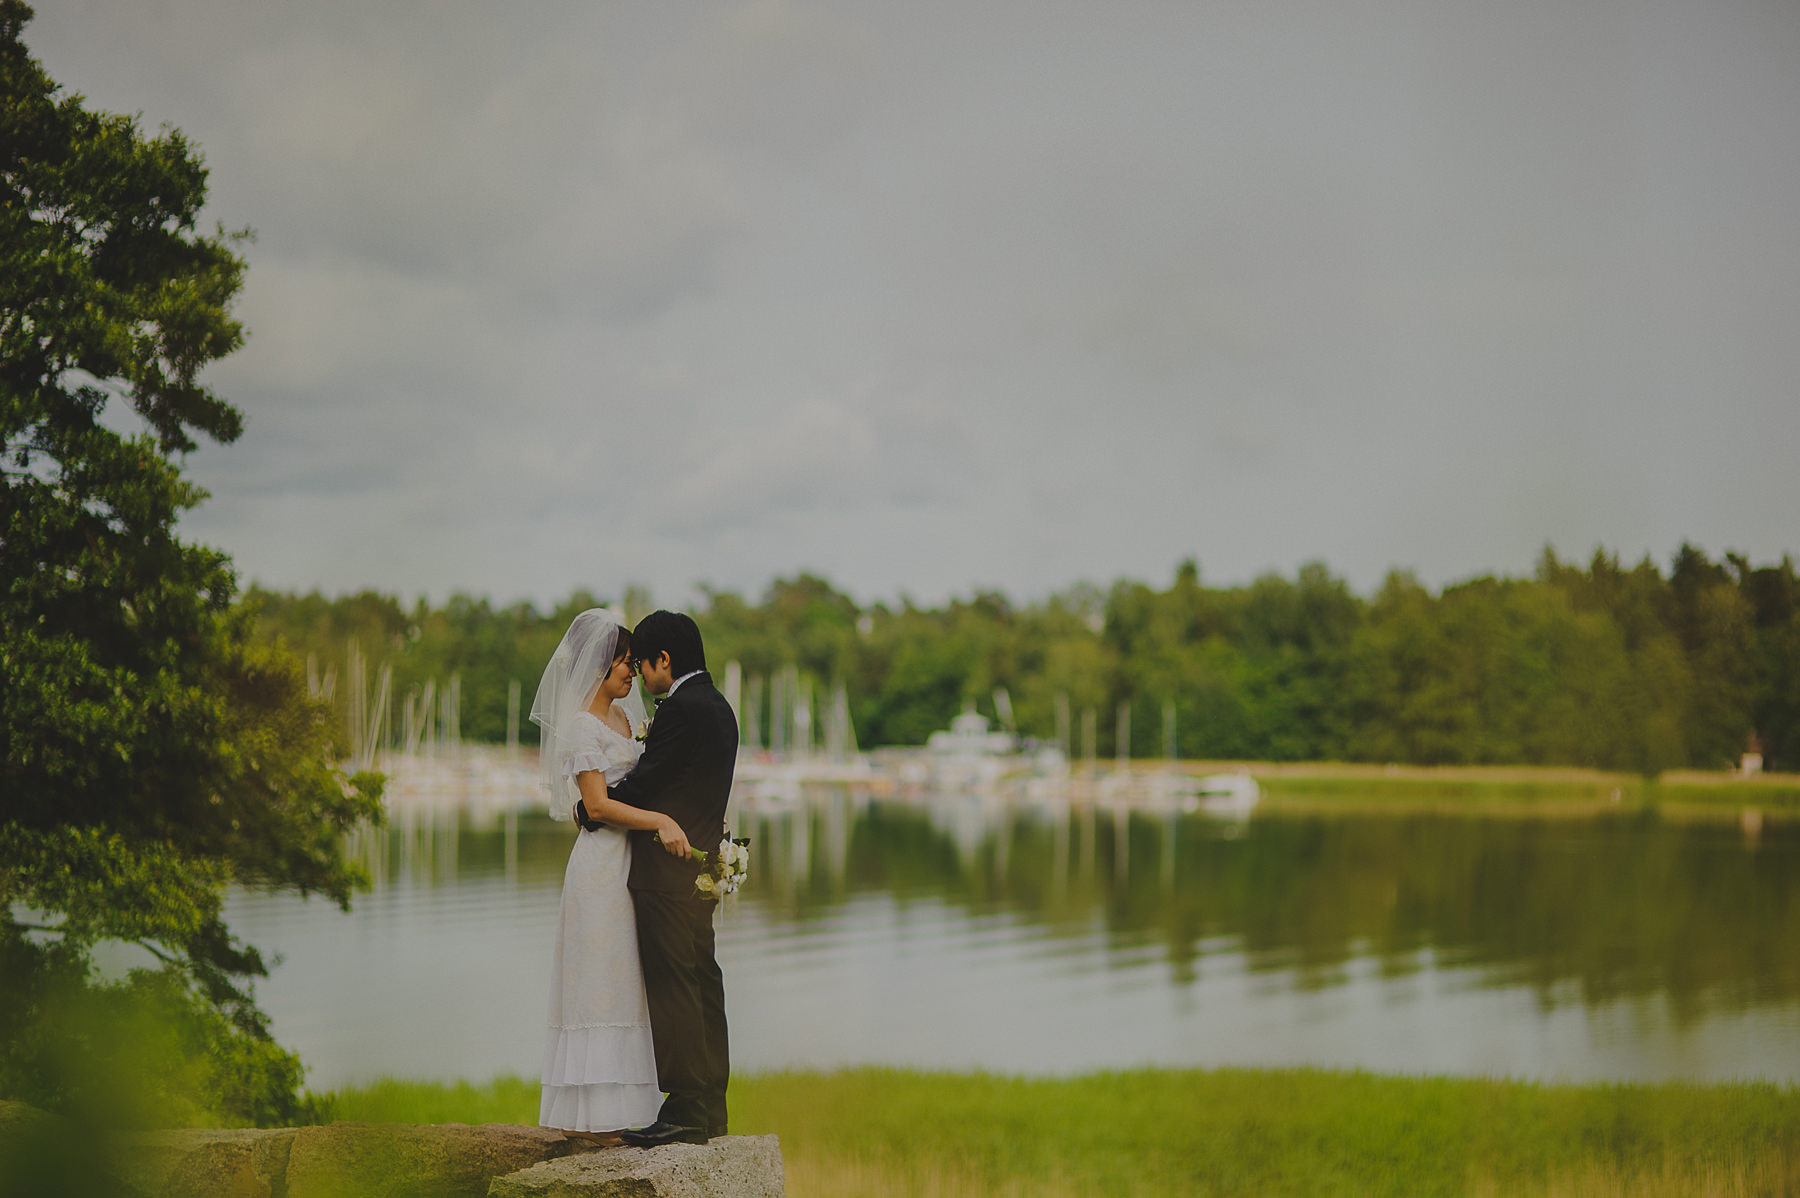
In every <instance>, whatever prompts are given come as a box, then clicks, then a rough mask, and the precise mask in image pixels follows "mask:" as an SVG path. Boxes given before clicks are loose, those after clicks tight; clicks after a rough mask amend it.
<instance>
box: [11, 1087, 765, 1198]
mask: <svg viewBox="0 0 1800 1198" xmlns="http://www.w3.org/2000/svg"><path fill="white" fill-rule="evenodd" d="M60 1123H61V1120H58V1119H56V1118H55V1117H54V1116H49V1115H44V1114H43V1113H41V1112H37V1111H32V1110H31V1109H30V1108H28V1107H21V1106H19V1105H18V1104H13V1103H0V1141H4V1140H11V1141H12V1143H11V1144H6V1143H0V1159H4V1158H7V1157H9V1156H12V1155H15V1153H14V1152H12V1151H8V1150H16V1149H19V1148H23V1147H26V1144H23V1143H21V1142H20V1141H21V1140H26V1141H35V1142H37V1143H39V1144H44V1145H46V1146H47V1143H48V1142H49V1141H51V1140H52V1139H59V1138H60V1137H56V1136H54V1125H57V1124H60ZM90 1140H91V1138H90ZM71 1142H75V1143H78V1142H80V1141H79V1139H77V1140H75V1141H71ZM106 1155H107V1157H108V1159H107V1161H106V1168H105V1172H106V1173H107V1174H110V1175H111V1176H112V1177H113V1178H114V1179H116V1180H117V1182H118V1183H119V1184H118V1187H117V1189H116V1191H114V1192H116V1193H118V1194H119V1195H121V1196H130V1198H348V1196H351V1195H354V1196H355V1198H488V1196H490V1195H492V1196H495V1198H525V1196H527V1195H529V1196H531V1198H539V1196H542V1198H586V1196H588V1195H594V1196H599V1195H615V1196H620V1198H625V1196H629V1198H727V1196H729V1198H740V1196H742V1198H782V1195H784V1194H785V1193H786V1183H785V1180H784V1176H783V1172H782V1163H781V1143H780V1141H779V1140H778V1139H777V1138H776V1137H774V1136H723V1137H721V1138H719V1139H717V1140H713V1141H711V1142H710V1143H707V1144H669V1145H665V1146H664V1147H661V1148H651V1149H639V1148H604V1149H595V1148H589V1147H585V1146H577V1145H575V1144H572V1143H570V1142H569V1141H568V1140H566V1139H564V1138H563V1137H562V1135H561V1134H559V1133H557V1132H554V1131H549V1130H546V1129H544V1128H541V1127H517V1126H513V1125H511V1124H502V1123H489V1124H484V1125H482V1126H479V1127H471V1126H469V1125H467V1124H462V1123H442V1124H409V1123H333V1124H330V1125H329V1126H325V1127H297V1128H296V1127H284V1128H271V1129H254V1128H234V1129H224V1130H196V1129H187V1130H180V1131H156V1132H144V1133H139V1134H136V1135H130V1136H125V1137H121V1138H120V1139H119V1140H118V1141H116V1142H114V1143H113V1144H112V1145H110V1147H109V1149H108V1151H107V1154H106ZM59 1172H60V1171H59ZM108 1188H109V1189H110V1188H111V1187H108Z"/></svg>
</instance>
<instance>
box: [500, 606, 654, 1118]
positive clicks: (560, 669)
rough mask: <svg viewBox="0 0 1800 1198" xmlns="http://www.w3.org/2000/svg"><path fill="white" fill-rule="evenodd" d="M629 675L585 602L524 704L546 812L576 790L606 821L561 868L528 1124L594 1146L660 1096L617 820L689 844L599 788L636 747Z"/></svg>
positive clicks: (610, 621) (625, 766) (611, 624)
mask: <svg viewBox="0 0 1800 1198" xmlns="http://www.w3.org/2000/svg"><path fill="white" fill-rule="evenodd" d="M631 675H632V663H631V634H630V633H629V632H627V631H626V630H625V629H624V628H622V627H621V626H620V624H619V621H618V620H617V619H615V618H614V616H613V614H612V613H611V612H609V611H607V610H606V609H604V608H598V607H596V608H589V609H588V610H587V611H584V612H582V613H581V614H580V615H578V616H576V617H575V619H574V621H573V622H571V623H570V625H569V630H568V632H566V633H564V634H563V639H562V643H561V644H559V645H558V646H557V647H556V653H555V654H554V655H553V656H552V657H551V659H550V664H549V665H548V666H546V667H545V669H544V678H543V681H542V682H541V683H540V684H539V685H538V691H537V697H536V698H535V699H534V700H532V704H531V719H532V722H533V723H535V724H537V725H538V726H539V729H540V736H541V740H540V747H539V749H538V781H539V783H540V784H541V785H542V786H543V787H544V788H545V789H546V790H548V791H549V793H550V814H551V815H552V816H554V817H556V818H558V819H568V818H569V817H570V815H571V813H572V812H573V810H574V805H575V802H576V800H577V798H579V799H581V800H583V801H585V802H586V804H587V809H588V812H589V814H590V815H591V816H592V817H593V818H595V819H598V820H600V821H602V822H603V823H604V824H606V825H607V826H605V827H602V828H599V829H598V830H596V831H592V832H588V831H583V832H580V833H579V834H578V835H577V836H576V838H575V847H574V849H573V850H572V851H571V852H570V854H569V867H568V870H567V872H566V873H565V874H564V875H563V890H562V915H561V922H560V923H559V925H558V927H557V932H556V956H555V959H554V960H553V961H552V962H551V967H550V1023H549V1036H548V1042H547V1044H546V1046H545V1051H544V1074H543V1083H544V1091H543V1098H542V1101H541V1103H540V1105H539V1107H538V1123H539V1125H540V1126H543V1127H554V1128H558V1129H560V1130H561V1131H562V1132H563V1134H564V1135H566V1136H568V1137H569V1138H571V1139H580V1140H587V1141H590V1142H593V1143H597V1144H603V1145H611V1144H616V1143H618V1142H619V1141H618V1136H617V1133H618V1132H619V1131H620V1130H622V1129H624V1128H628V1127H641V1126H644V1125H646V1124H649V1123H651V1122H654V1121H655V1119H656V1114H657V1110H658V1108H659V1107H660V1106H661V1105H662V1099H663V1096H662V1090H661V1089H660V1087H659V1086H658V1085H657V1078H656V1053H655V1049H654V1046H653V1044H652V1041H651V1038H650V1013H649V1009H648V1007H647V1006H646V1005H645V1001H644V973H643V967H642V966H641V965H640V964H639V963H638V948H637V925H636V920H635V917H634V915H633V913H632V905H631V895H630V893H629V892H628V891H627V890H626V888H625V879H626V876H627V874H629V873H630V870H631V848H630V845H629V843H628V842H627V841H626V838H625V830H626V829H628V828H642V829H649V830H653V831H656V832H658V833H659V834H660V835H661V839H662V843H663V847H664V848H665V849H667V850H668V851H669V852H671V853H677V854H685V853H686V852H687V848H688V845H687V837H686V836H684V835H683V834H682V831H681V827H680V825H678V824H677V823H676V822H675V821H674V820H673V819H671V818H669V817H668V816H666V815H661V814H659V813H657V812H653V811H643V810H640V809H638V808H636V807H628V806H626V805H625V804H623V803H618V802H614V801H613V800H612V799H609V798H608V797H607V795H606V788H607V786H608V785H610V784H615V783H617V782H618V781H619V780H620V779H621V778H623V777H624V776H625V775H626V774H627V773H629V772H630V771H631V768H632V767H633V766H634V765H636V764H637V760H638V757H639V756H640V755H642V753H643V751H644V746H643V745H642V744H640V743H639V742H638V741H637V740H636V739H635V736H634V734H635V733H636V732H637V731H638V730H639V729H641V728H642V727H643V722H644V715H643V711H644V708H643V703H642V702H641V701H640V700H639V699H638V697H637V695H635V694H633V693H632V685H631V681H632V679H631Z"/></svg>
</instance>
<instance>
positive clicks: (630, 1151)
mask: <svg viewBox="0 0 1800 1198" xmlns="http://www.w3.org/2000/svg"><path fill="white" fill-rule="evenodd" d="M786 1193H787V1181H786V1177H785V1175H784V1174H783V1171H782V1167H781V1141H780V1140H779V1139H778V1138H777V1137H775V1136H721V1137H720V1138H718V1139H716V1140H711V1141H708V1142H707V1143H705V1144H665V1145H663V1146H662V1147H661V1148H649V1149H644V1148H609V1149H606V1150H605V1151H602V1152H587V1153H582V1154H581V1155H579V1156H569V1157H564V1158H563V1159H561V1160H554V1161H550V1162H548V1163H547V1164H542V1165H533V1166H532V1167H531V1168H529V1169H525V1170H522V1171H520V1172H518V1173H512V1174H508V1175H507V1176H504V1177H496V1178H495V1179H494V1184H493V1186H492V1187H491V1188H490V1189H489V1190H488V1196H489V1198H602V1196H605V1198H784V1195H785V1194H786Z"/></svg>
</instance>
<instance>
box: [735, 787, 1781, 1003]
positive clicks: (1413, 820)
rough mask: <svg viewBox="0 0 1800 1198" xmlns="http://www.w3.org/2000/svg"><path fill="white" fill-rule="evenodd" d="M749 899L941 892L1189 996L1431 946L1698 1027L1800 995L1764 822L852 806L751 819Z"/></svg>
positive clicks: (831, 906)
mask: <svg viewBox="0 0 1800 1198" xmlns="http://www.w3.org/2000/svg"><path fill="white" fill-rule="evenodd" d="M745 824H746V827H748V828H749V830H750V831H751V834H752V835H753V836H754V837H755V838H756V843H757V845H758V846H759V849H760V853H759V860H758V868H759V873H758V876H757V878H756V880H755V881H754V883H753V884H752V888H751V889H750V890H749V891H748V892H747V894H748V895H749V896H751V897H753V898H754V899H755V900H757V901H759V902H762V903H764V904H767V905H768V906H769V907H770V908H771V909H772V910H773V911H775V912H778V913H779V915H780V917H781V918H784V919H788V920H792V921H795V922H796V923H798V924H802V925H804V924H805V923H806V922H808V921H811V920H818V919H821V918H826V917H828V916H829V915H830V914H831V913H832V912H833V911H834V910H836V909H837V908H839V907H841V906H842V905H843V904H845V903H846V902H848V901H850V900H851V899H852V898H853V897H854V896H856V895H858V894H867V893H886V894H891V895H892V896H894V898H895V900H896V901H897V902H899V903H901V904H905V903H907V902H909V901H914V900H916V899H919V898H923V897H927V896H929V897H931V898H934V899H937V900H939V901H941V902H945V903H948V904H951V905H953V906H955V907H957V908H960V909H962V910H965V911H967V912H969V913H970V914H971V915H981V914H987V913H992V912H997V911H1005V912H1010V913H1013V914H1015V915H1018V916H1020V917H1022V918H1023V919H1025V920H1027V921H1029V922H1031V923H1033V924H1037V925H1041V926H1043V927H1044V928H1046V929H1048V930H1050V931H1051V932H1052V933H1056V932H1058V931H1063V932H1068V933H1069V934H1073V935H1085V934H1086V931H1087V929H1088V928H1089V927H1090V926H1092V923H1093V921H1094V920H1095V919H1096V918H1097V919H1098V920H1099V925H1100V926H1101V927H1103V928H1104V932H1105V936H1106V937H1107V938H1108V940H1109V941H1111V942H1113V943H1114V944H1116V946H1118V947H1121V948H1129V947H1133V946H1136V945H1140V944H1142V943H1144V942H1146V941H1149V940H1154V941H1155V942H1157V943H1159V944H1160V945H1162V947H1163V952H1164V956H1165V959H1166V960H1167V962H1168V963H1169V965H1170V966H1171V968H1172V974H1171V976H1172V978H1173V980H1174V981H1175V982H1176V983H1178V984H1180V983H1186V982H1191V981H1192V980H1194V978H1195V977H1197V976H1198V969H1199V964H1200V961H1201V959H1202V957H1203V956H1204V954H1205V946H1206V945H1208V944H1215V945H1220V946H1225V947H1227V948H1229V949H1232V950H1241V951H1243V952H1245V953H1246V954H1247V957H1248V960H1249V963H1250V967H1251V968H1252V969H1254V970H1260V971H1266V970H1274V969H1281V970H1294V971H1296V980H1297V984H1299V985H1302V986H1306V987H1309V988H1317V987H1325V986H1330V985H1332V984H1334V983H1335V982H1337V981H1341V980H1342V977H1343V970H1344V967H1345V966H1346V965H1347V964H1348V963H1349V962H1350V961H1351V960H1352V959H1354V958H1358V957H1365V956H1366V957H1371V958H1373V959H1374V960H1375V961H1376V962H1378V963H1379V967H1380V969H1381V970H1382V971H1383V973H1384V974H1386V975H1388V976H1403V975H1405V974H1407V973H1410V972H1412V971H1415V970H1416V969H1418V968H1419V960H1420V957H1419V954H1420V952H1421V951H1422V950H1424V949H1427V948H1429V949H1431V950H1433V952H1434V959H1435V960H1436V961H1438V962H1440V963H1444V964H1454V965H1472V966H1480V967H1482V969H1483V970H1484V971H1485V972H1486V975H1487V976H1488V978H1489V979H1490V980H1491V981H1492V982H1493V983H1494V984H1511V983H1524V984H1528V985H1530V986H1531V987H1533V988H1534V989H1535V990H1536V991H1537V992H1538V993H1539V995H1540V996H1541V999H1542V1001H1543V1002H1544V1003H1546V1004H1555V1003H1559V1002H1566V1001H1581V1002H1589V1003H1594V1002H1607V1001H1611V1000H1613V999H1617V998H1621V997H1625V996H1630V995H1642V994H1648V993H1665V994H1667V995H1668V996H1669V997H1670V999H1671V1000H1672V1001H1673V1003H1674V1004H1675V1008H1676V1010H1677V1011H1678V1012H1679V1013H1680V1014H1681V1015H1682V1016H1683V1017H1690V1016H1694V1015H1698V1014H1700V1013H1701V1012H1703V1011H1706V1010H1709V1009H1734V1008H1741V1007H1743V1006H1745V1005H1747V1004H1753V1003H1762V1002H1779V1001H1786V1000H1792V999H1795V998H1796V997H1800V868H1796V867H1797V866H1800V835H1796V828H1795V827H1794V825H1791V824H1787V825H1782V824H1775V823H1773V822H1770V823H1769V824H1767V826H1766V827H1764V828H1763V829H1762V831H1761V834H1760V835H1759V836H1757V837H1754V838H1751V837H1746V836H1744V835H1742V834H1741V833H1740V831H1739V828H1738V826H1737V824H1736V823H1735V822H1701V823H1696V822H1680V823H1675V822H1665V821H1663V820H1660V819H1659V818H1658V817H1657V816H1656V814H1655V813H1654V812H1653V811H1652V812H1645V813H1636V814H1631V815H1622V814H1611V813H1603V814H1597V815H1595V816H1594V817H1592V818H1587V819H1570V818H1566V817H1557V818H1547V819H1528V818H1517V817H1509V818H1485V819H1484V818H1468V817H1464V816H1454V815H1433V814H1407V815H1360V816H1359V815H1345V816H1324V815H1317V814H1314V815H1305V814H1294V815H1282V814H1279V813H1270V814H1267V815H1264V816H1262V817H1259V818H1257V819H1256V820H1254V821H1252V822H1250V823H1249V824H1247V825H1245V826H1243V827H1241V828H1240V827H1239V826H1238V825H1234V824H1221V823H1219V822H1216V821H1213V820H1209V819H1205V818H1203V817H1196V816H1185V817H1184V816H1180V815H1174V814H1162V815H1147V814H1143V813H1139V812H1135V811H1130V810H1127V809H1125V808H1123V807H1121V808H1117V809H1114V810H1110V811H1109V810H1101V809H1096V808H1094V807H1074V808H1068V807H1065V808H1061V809H1057V808H1037V809H1020V808H1006V807H1000V806H997V805H984V804H983V803H982V802H981V801H979V800H944V801H939V802H934V803H921V804H904V805H902V804H893V803H879V802H871V801H868V800H867V799H864V798H859V797H858V796H856V795H854V794H850V793H839V794H836V795H832V796H829V797H826V798H823V799H822V800H820V801H819V802H818V803H817V804H815V805H812V806H810V807H807V808H803V809H802V808H796V809H793V810H788V811H783V812H779V813H773V814H771V813H757V814H754V815H752V816H750V817H749V818H748V819H747V820H746V821H745Z"/></svg>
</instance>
